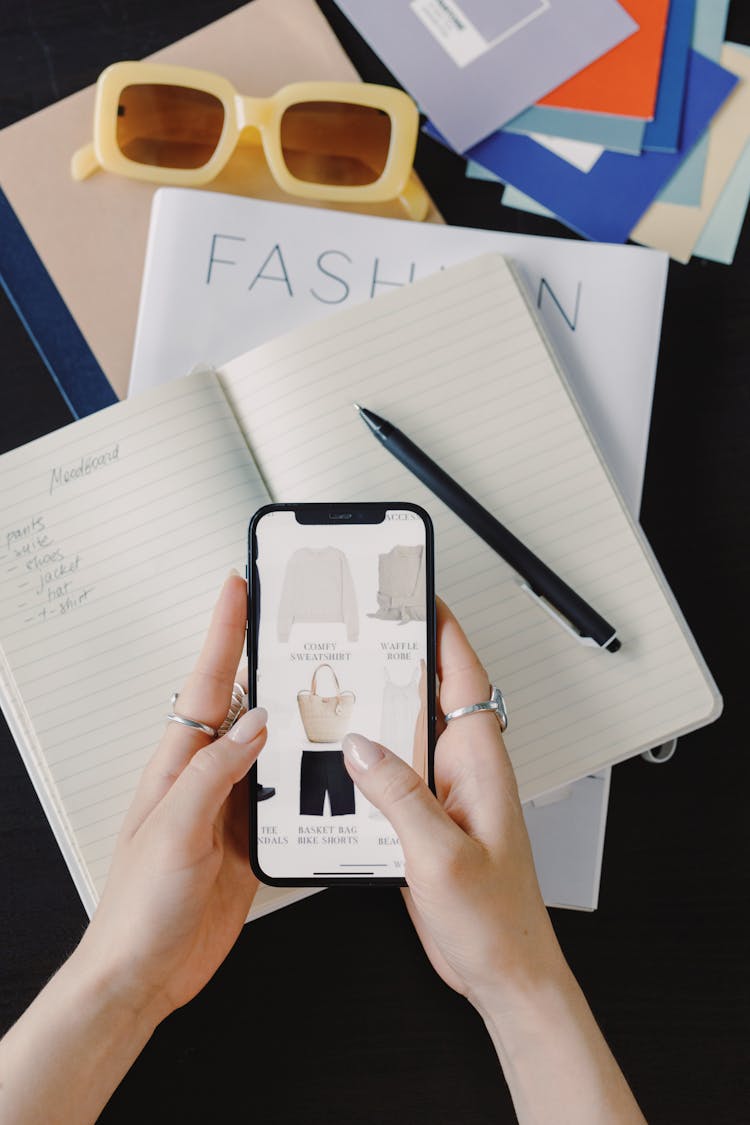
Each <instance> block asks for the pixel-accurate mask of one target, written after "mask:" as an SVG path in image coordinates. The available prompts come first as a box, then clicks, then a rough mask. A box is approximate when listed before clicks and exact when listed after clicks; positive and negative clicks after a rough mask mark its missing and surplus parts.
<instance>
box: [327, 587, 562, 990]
mask: <svg viewBox="0 0 750 1125" xmlns="http://www.w3.org/2000/svg"><path fill="white" fill-rule="evenodd" d="M437 649H438V652H437V655H438V677H439V680H440V708H441V709H442V712H443V713H444V714H447V713H448V712H449V711H452V710H454V709H455V708H458V707H464V706H466V705H468V704H471V703H477V702H479V701H480V700H485V699H488V698H489V694H490V685H489V681H488V678H487V673H486V672H485V670H484V668H483V667H482V665H481V663H480V661H479V658H478V657H477V655H476V653H475V652H474V650H473V648H472V647H471V645H470V644H469V642H468V640H467V638H466V636H465V634H464V632H463V630H462V629H461V626H460V625H459V623H458V621H457V620H456V618H455V617H454V616H453V614H452V613H451V612H450V610H449V609H448V608H447V606H445V605H444V604H443V603H442V602H438V644H437ZM343 749H344V756H345V760H346V763H347V768H348V770H349V773H350V775H351V777H352V778H353V780H354V781H355V783H356V784H357V786H358V787H359V789H361V791H362V793H364V795H365V797H367V799H368V800H369V801H371V802H372V804H374V805H375V806H376V807H377V808H378V809H380V811H381V812H382V813H384V814H385V816H386V817H387V818H388V820H389V821H390V822H391V824H392V825H393V827H394V829H395V831H396V833H397V834H398V836H399V839H400V841H401V845H402V848H403V851H404V856H405V861H406V881H407V883H408V889H407V890H406V891H405V892H404V897H405V899H406V904H407V907H408V910H409V913H410V915H411V918H412V921H413V922H414V925H415V927H416V930H417V933H418V934H419V937H420V939H421V941H422V944H423V945H424V948H425V951H426V953H427V955H428V957H429V958H430V961H431V962H432V964H433V966H434V967H435V969H436V970H437V972H438V973H439V974H440V976H441V977H442V978H443V980H444V981H445V982H446V983H447V984H449V985H450V986H451V987H452V988H454V989H456V991H458V992H461V993H462V994H464V995H465V996H467V997H468V999H469V1000H471V1001H472V1003H474V1004H475V1006H477V1007H478V1008H480V1009H483V1008H485V1007H486V1005H487V1003H488V997H489V996H492V997H494V998H497V997H498V996H499V995H500V994H503V993H506V992H507V993H510V992H512V990H513V989H514V988H515V987H516V986H520V987H521V988H522V989H523V990H524V991H525V990H526V988H527V987H528V985H529V984H533V982H534V980H535V979H536V978H537V977H538V976H539V975H545V974H546V973H547V972H548V971H550V970H552V969H555V968H557V967H559V965H560V964H561V963H563V962H562V954H561V953H560V949H559V946H558V944H557V940H556V938H555V935H554V932H553V930H552V926H551V923H550V920H549V916H548V914H547V910H546V908H545V906H544V902H543V900H542V896H541V892H540V890H539V884H538V882H537V878H536V873H535V871H534V861H533V858H532V854H531V845H530V843H529V837H528V833H527V831H526V825H525V822H524V819H523V813H522V811H521V804H520V801H519V797H518V787H517V785H516V780H515V775H514V773H513V768H512V766H511V763H510V759H509V758H508V754H507V751H506V749H505V746H504V743H503V739H502V735H501V733H500V724H499V723H498V721H497V718H496V716H495V715H494V714H493V713H492V712H487V711H485V712H476V713H475V714H472V715H466V716H462V717H461V718H459V719H455V720H453V721H452V722H450V723H448V724H445V725H444V729H443V731H442V733H441V734H440V736H439V738H438V740H437V744H436V749H435V787H436V790H437V797H435V796H434V795H433V793H431V792H430V790H429V789H428V787H427V785H426V784H425V782H424V781H423V780H422V778H421V777H420V776H419V775H418V774H417V773H416V772H415V771H414V770H413V769H411V768H410V766H408V765H407V763H406V762H404V761H403V760H402V759H401V758H399V757H398V756H397V755H396V754H393V753H392V752H391V751H389V750H387V749H386V748H385V747H382V746H380V745H379V744H377V743H373V742H370V741H369V740H368V739H365V738H363V736H361V735H356V734H355V735H348V736H347V738H346V739H345V740H344V744H343ZM509 998H510V997H509Z"/></svg>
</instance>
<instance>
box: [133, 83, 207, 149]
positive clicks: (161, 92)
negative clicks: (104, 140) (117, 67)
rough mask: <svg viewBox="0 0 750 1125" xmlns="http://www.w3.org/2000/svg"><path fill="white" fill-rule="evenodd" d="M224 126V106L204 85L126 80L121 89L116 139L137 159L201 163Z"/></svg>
mask: <svg viewBox="0 0 750 1125" xmlns="http://www.w3.org/2000/svg"><path fill="white" fill-rule="evenodd" d="M223 127H224V106H223V105H222V103H221V102H220V101H219V99H218V98H216V97H214V95H213V94H208V93H206V92H205V90H191V89H189V88H188V87H186V86H162V85H161V84H158V83H153V84H143V85H138V86H126V87H125V89H124V90H123V91H122V93H121V94H120V98H119V104H118V106H117V144H118V145H119V148H120V151H121V152H122V153H123V155H124V156H127V158H128V160H133V161H135V163H136V164H150V165H152V166H155V167H158V168H201V167H202V166H203V165H204V164H207V163H208V161H209V160H210V158H211V156H212V155H213V153H214V152H215V150H216V146H217V144H218V143H219V137H220V136H221V131H222V128H223Z"/></svg>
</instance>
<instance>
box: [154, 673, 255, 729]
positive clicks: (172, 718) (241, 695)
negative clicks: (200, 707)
mask: <svg viewBox="0 0 750 1125" xmlns="http://www.w3.org/2000/svg"><path fill="white" fill-rule="evenodd" d="M179 698H180V693H179V692H177V691H176V692H174V694H173V695H172V698H171V700H170V703H171V705H172V710H171V711H170V713H169V714H168V715H167V722H169V723H181V724H182V726H184V727H190V729H191V730H199V731H201V732H202V733H203V734H207V735H208V736H209V738H221V736H222V735H223V734H226V732H227V731H228V730H229V728H230V727H232V726H233V725H234V724H235V723H236V721H237V719H239V717H240V715H243V714H244V713H245V711H247V695H246V694H245V689H244V687H243V686H242V684H238V683H234V684H233V685H232V700H231V702H230V704H229V710H228V711H227V715H226V718H225V719H224V722H223V723H222V724H221V726H220V727H219V728H218V729H217V728H216V727H210V726H209V725H208V723H200V722H198V720H197V719H186V718H185V716H184V715H178V714H177V713H176V712H175V709H174V708H175V704H176V703H177V700H178V699H179Z"/></svg>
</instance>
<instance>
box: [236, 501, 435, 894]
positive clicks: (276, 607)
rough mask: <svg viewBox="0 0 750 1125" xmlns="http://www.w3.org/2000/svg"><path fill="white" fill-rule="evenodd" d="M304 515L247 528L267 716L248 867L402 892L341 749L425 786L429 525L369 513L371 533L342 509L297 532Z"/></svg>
mask: <svg viewBox="0 0 750 1125" xmlns="http://www.w3.org/2000/svg"><path fill="white" fill-rule="evenodd" d="M305 507H306V506H305V505H299V506H297V507H296V508H295V509H292V510H274V509H273V508H271V509H266V510H264V511H263V512H262V513H261V514H260V515H259V516H258V517H256V520H255V521H254V522H253V532H254V534H253V545H252V554H253V555H255V558H254V559H253V558H251V566H253V573H252V587H251V589H252V595H251V601H252V599H253V598H254V599H255V607H254V611H251V628H252V629H253V632H254V633H255V637H254V641H255V643H254V647H253V645H252V643H251V675H252V672H253V668H252V665H254V666H255V668H254V670H255V688H256V698H257V702H258V704H260V705H261V706H263V707H265V708H266V709H267V711H268V716H269V717H268V741H267V743H266V746H265V748H264V750H263V752H262V755H261V758H260V760H259V763H258V769H257V787H256V791H255V792H254V793H253V794H252V796H253V797H254V798H255V802H254V807H255V816H254V817H253V820H254V825H253V827H254V840H253V862H254V866H255V867H256V872H257V874H258V875H259V876H260V877H261V878H266V879H273V880H276V879H281V880H287V879H288V880H290V881H292V882H294V881H299V880H310V881H312V882H315V883H320V884H327V883H331V882H341V881H344V880H346V879H350V880H353V879H356V880H360V879H361V880H367V881H372V880H376V879H389V880H399V881H400V880H402V879H403V868H404V859H403V853H402V851H401V847H400V844H399V841H398V838H397V836H396V835H395V833H394V832H393V829H392V828H391V826H390V824H389V823H388V821H387V820H386V818H385V817H384V816H383V815H382V813H380V812H379V811H378V810H377V809H376V808H375V807H374V806H373V805H371V804H370V803H369V802H368V801H367V800H366V799H365V798H364V797H363V796H362V794H361V793H360V792H359V790H358V789H357V788H356V787H355V785H354V784H353V782H352V780H351V778H350V777H349V774H348V773H347V770H346V767H345V765H344V758H343V752H342V749H341V742H342V739H343V738H344V735H345V734H346V733H347V732H349V731H354V732H358V733H360V734H364V735H365V736H367V737H368V738H371V739H374V740H376V741H378V742H381V743H383V744H384V745H386V746H388V748H389V749H391V750H393V751H394V752H395V753H396V754H398V755H400V756H401V757H402V758H404V759H405V760H406V761H407V762H409V764H410V765H412V766H413V767H414V768H415V769H416V770H417V771H418V772H419V773H420V774H421V775H422V776H423V777H424V778H425V780H429V779H430V769H431V765H430V763H431V752H432V724H431V722H430V721H429V719H428V716H429V715H431V714H432V713H433V711H434V659H433V649H434V593H433V578H432V533H431V525H430V523H429V517H427V515H426V513H422V511H421V509H418V508H417V507H416V506H409V507H403V508H401V507H395V506H394V507H388V508H383V506H380V509H379V511H378V512H377V516H378V517H379V518H378V522H365V520H366V519H367V518H369V517H370V516H371V515H372V513H371V512H367V511H366V510H367V509H368V507H369V506H367V505H363V506H362V507H360V508H359V509H352V508H345V509H343V506H342V509H343V514H342V518H341V521H340V522H339V521H338V519H337V518H336V517H337V512H336V508H337V506H336V505H328V506H326V511H325V516H326V522H325V523H315V522H300V520H298V518H297V513H298V512H299V513H300V519H302V520H304V519H305V516H304V509H305ZM310 507H311V508H319V507H320V506H317V505H315V506H310ZM373 507H375V506H373ZM351 512H354V513H355V515H354V517H351V516H350V518H348V519H347V517H346V513H351ZM363 512H365V515H363ZM355 520H358V521H360V522H355ZM251 608H252V607H251ZM253 653H254V659H252V655H253Z"/></svg>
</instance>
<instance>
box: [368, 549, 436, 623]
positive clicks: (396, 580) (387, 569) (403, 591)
mask: <svg viewBox="0 0 750 1125" xmlns="http://www.w3.org/2000/svg"><path fill="white" fill-rule="evenodd" d="M426 601H427V586H426V576H425V551H424V547H422V546H419V545H409V546H396V547H392V548H391V549H390V551H388V552H386V554H384V555H378V608H377V610H376V611H375V613H368V615H367V616H368V617H379V618H380V619H381V620H383V621H398V622H400V624H402V625H403V624H405V623H406V622H407V621H424V620H425V618H426V616H427V608H426Z"/></svg>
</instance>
